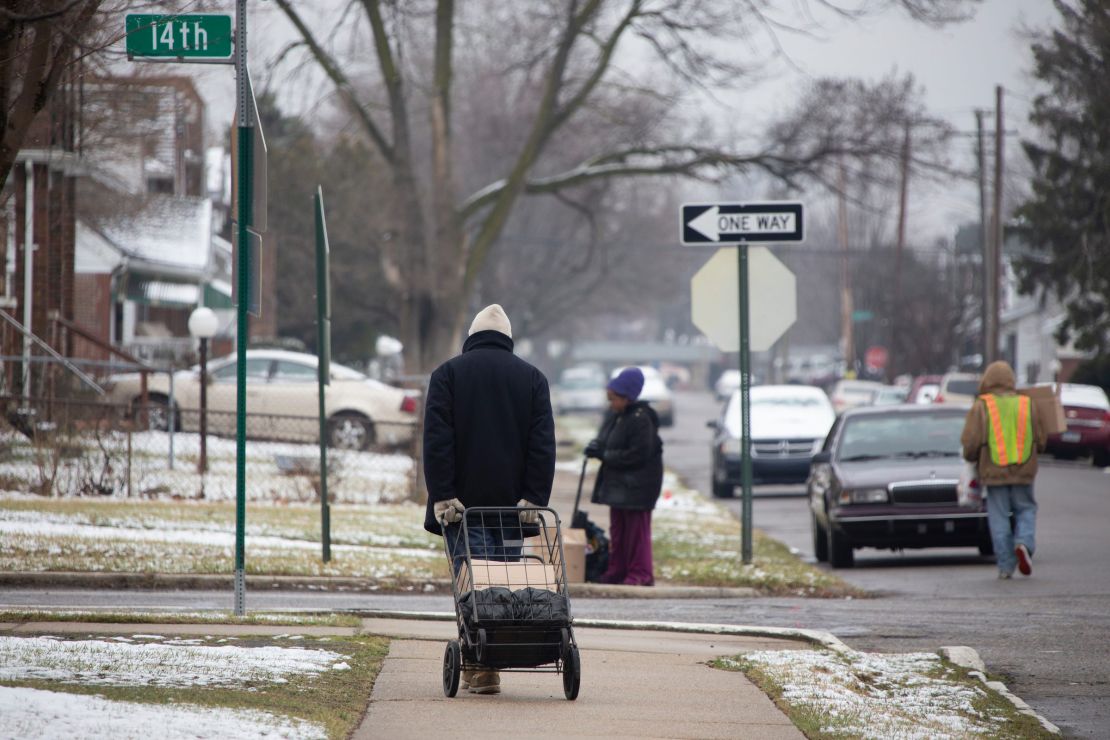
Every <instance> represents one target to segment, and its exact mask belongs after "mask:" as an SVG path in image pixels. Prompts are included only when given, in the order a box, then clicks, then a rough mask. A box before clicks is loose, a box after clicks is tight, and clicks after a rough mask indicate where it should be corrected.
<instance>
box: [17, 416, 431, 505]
mask: <svg viewBox="0 0 1110 740" xmlns="http://www.w3.org/2000/svg"><path fill="white" fill-rule="evenodd" d="M173 448H174V456H173V460H174V464H173V467H172V468H171V467H170V454H169V453H170V445H169V435H168V434H166V433H165V432H134V433H132V434H131V435H130V437H129V436H128V435H127V434H126V433H124V432H103V433H101V434H99V436H98V435H96V434H95V433H92V432H88V433H84V434H81V435H74V436H70V437H66V438H64V439H62V440H58V439H54V440H51V443H50V444H32V443H31V442H30V441H29V440H28V439H27V438H26V437H24V436H23V435H21V434H19V433H17V432H14V431H12V430H10V429H8V430H4V431H0V488H4V489H7V490H11V491H35V492H37V493H42V494H44V495H54V496H80V495H89V494H96V495H105V496H111V497H118V498H127V497H134V498H163V499H173V500H176V499H195V498H204V499H206V500H208V501H234V500H235V468H236V465H235V455H236V447H235V440H234V439H233V438H226V437H217V436H214V435H209V437H208V442H207V448H206V451H207V459H208V473H207V474H206V475H205V476H204V478H203V480H202V478H201V476H200V475H198V474H197V462H198V459H199V455H200V435H198V434H195V433H186V432H177V433H175V434H174V438H173ZM129 451H130V452H129ZM319 456H320V448H319V446H317V445H314V444H297V443H291V442H262V441H253V440H248V442H247V455H246V465H247V469H248V478H247V491H246V496H247V499H248V500H249V501H264V502H275V501H281V502H310V501H318V500H319V497H320V494H319V492H318V491H317V489H316V481H315V479H316V478H317V477H318V476H317V475H316V474H315V473H314V471H315V470H316V469H317V468H318V461H319ZM128 462H130V465H129V464H128ZM328 466H329V468H328V470H329V475H328V493H329V495H330V496H331V499H332V500H333V501H336V502H339V503H356V504H376V503H380V502H394V501H404V500H406V499H408V498H409V496H410V494H411V493H412V476H413V472H414V467H413V459H412V457H411V456H409V455H407V454H403V453H401V452H376V451H375V452H372V451H367V452H355V451H342V450H330V451H329V453H328ZM291 471H293V472H291ZM296 471H303V472H296ZM202 492H203V496H202V495H201V494H202Z"/></svg>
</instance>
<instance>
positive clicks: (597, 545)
mask: <svg viewBox="0 0 1110 740" xmlns="http://www.w3.org/2000/svg"><path fill="white" fill-rule="evenodd" d="M570 527H571V529H584V530H586V580H587V581H589V582H590V583H598V582H599V581H600V580H601V574H602V573H604V572H605V571H606V569H607V568H608V567H609V538H608V537H607V536H606V535H605V530H604V529H602V528H601V527H599V526H598V525H596V524H594V523H593V522H591V521H590V518H589V517H588V516H586V512H584V511H579V512H576V513H575V515H574V520H573V521H572V522H571V525H570Z"/></svg>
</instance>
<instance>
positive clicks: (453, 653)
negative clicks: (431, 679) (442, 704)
mask: <svg viewBox="0 0 1110 740" xmlns="http://www.w3.org/2000/svg"><path fill="white" fill-rule="evenodd" d="M461 669H462V650H461V649H460V648H459V641H458V640H451V641H450V642H448V643H447V650H445V651H444V653H443V695H444V696H446V697H447V698H448V699H450V698H451V697H453V696H454V695H455V694H457V693H459V673H460V671H461Z"/></svg>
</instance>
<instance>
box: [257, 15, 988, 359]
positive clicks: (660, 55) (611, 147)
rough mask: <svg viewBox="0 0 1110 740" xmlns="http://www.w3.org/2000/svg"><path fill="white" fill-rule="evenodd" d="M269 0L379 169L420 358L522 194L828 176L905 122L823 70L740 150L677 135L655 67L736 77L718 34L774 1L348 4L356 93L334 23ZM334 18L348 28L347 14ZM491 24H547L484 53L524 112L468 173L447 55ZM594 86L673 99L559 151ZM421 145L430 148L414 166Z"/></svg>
mask: <svg viewBox="0 0 1110 740" xmlns="http://www.w3.org/2000/svg"><path fill="white" fill-rule="evenodd" d="M275 2H276V4H277V6H278V7H279V8H280V9H281V11H282V12H283V13H284V14H285V15H286V17H287V18H288V19H289V20H290V22H291V23H292V24H293V25H294V27H295V28H296V30H297V32H298V34H299V36H300V39H299V40H298V42H297V46H298V47H299V48H303V49H305V50H307V52H308V54H309V55H310V57H311V58H312V59H313V60H314V61H315V62H316V63H317V64H318V65H319V67H320V68H321V69H322V70H323V72H324V73H325V74H326V76H327V78H328V79H329V80H330V81H331V83H332V84H333V85H334V87H335V89H336V91H337V93H338V95H339V97H340V99H341V100H342V103H343V105H344V106H345V107H346V109H347V110H349V112H350V113H351V115H352V116H353V117H354V119H355V120H356V121H357V122H358V124H359V125H360V126H361V128H362V129H363V131H364V133H365V135H366V136H367V138H368V139H369V141H371V142H372V143H373V145H374V147H375V148H376V149H377V151H378V153H379V154H380V156H381V158H382V160H383V161H384V163H385V167H386V168H387V169H388V171H389V174H390V178H391V182H392V189H391V193H390V198H391V199H392V201H391V203H390V208H389V213H390V214H391V217H390V223H388V224H386V225H384V227H383V228H382V229H381V231H382V232H384V234H385V237H386V240H385V243H387V244H388V245H389V248H388V249H386V250H384V251H383V270H384V273H385V276H386V278H387V280H388V281H389V283H390V285H391V286H392V288H393V289H394V290H395V291H396V292H397V294H398V296H399V297H400V302H401V321H400V333H401V338H402V340H403V341H404V342H405V345H406V348H407V351H408V356H409V359H410V362H411V363H412V365H413V366H415V367H418V368H428V367H430V366H432V365H434V364H435V363H437V362H439V361H441V360H442V359H443V357H445V356H446V355H447V354H448V353H449V352H450V351H451V349H452V345H453V343H454V341H455V338H456V337H457V336H458V335H459V333H460V331H461V328H462V323H463V320H464V317H465V309H466V301H467V299H468V297H469V296H470V295H471V293H472V291H473V289H474V287H475V283H476V281H477V280H478V278H479V276H480V275H481V273H482V268H483V266H484V265H485V264H486V262H487V259H488V258H489V256H490V253H491V250H492V249H493V248H494V246H495V244H496V243H497V241H498V239H499V237H501V235H502V233H503V232H504V230H505V228H506V225H507V224H508V223H509V221H510V218H511V216H512V214H513V212H514V209H515V208H516V206H517V204H518V201H519V200H520V198H521V196H523V195H536V194H555V193H565V192H566V191H568V190H570V189H572V188H576V187H578V186H582V185H584V184H587V183H591V182H595V181H599V180H610V179H613V178H619V177H630V176H638V175H680V176H686V177H700V178H704V179H717V178H720V177H722V176H724V175H727V174H731V173H736V172H764V173H766V174H768V175H769V176H771V177H773V178H775V179H777V180H779V181H782V182H784V183H787V184H789V185H798V184H800V183H802V182H804V181H806V180H807V179H810V178H815V179H817V180H820V181H825V182H828V181H829V178H828V177H826V173H825V168H826V167H827V166H828V164H829V163H830V162H832V161H834V160H837V159H840V158H845V157H853V158H861V157H873V158H879V159H884V158H892V157H895V156H897V153H898V151H899V145H900V143H901V136H900V135H893V136H891V135H889V133H890V132H889V129H890V126H889V122H890V116H891V115H892V114H894V115H895V116H896V117H897V118H898V120H904V115H903V114H902V112H901V111H899V110H897V109H896V107H897V104H898V100H897V97H894V98H884V99H879V96H878V93H881V92H882V90H879V89H875V88H869V87H867V86H864V85H859V84H858V83H833V82H826V83H821V84H818V85H816V86H815V89H814V91H813V94H812V95H810V96H808V97H807V98H806V100H805V103H804V105H803V106H802V107H801V108H800V109H799V111H797V114H796V115H795V116H792V117H791V118H790V119H789V120H787V121H784V122H782V123H780V124H777V125H775V126H772V127H771V128H770V130H769V131H767V132H765V134H764V135H763V136H761V137H756V138H754V139H753V141H752V142H751V143H750V145H749V146H748V148H746V149H745V148H741V146H739V145H738V146H700V145H694V144H691V143H690V141H691V139H690V137H689V136H688V135H683V130H682V129H683V125H684V124H685V125H687V126H688V125H690V122H689V121H688V120H687V121H685V122H684V121H683V120H682V119H681V117H680V116H678V115H677V114H675V113H673V111H674V110H675V104H676V103H677V102H678V100H679V98H678V97H677V96H675V94H674V93H673V91H669V90H667V89H666V84H664V85H660V84H659V80H670V81H679V82H680V83H681V85H682V86H690V87H695V88H698V89H705V90H708V89H711V88H712V87H714V86H715V85H717V84H719V83H721V82H722V81H724V80H726V79H730V78H732V77H734V76H735V75H739V74H740V73H741V72H742V71H743V70H742V69H740V68H739V66H738V65H737V64H736V63H735V62H733V61H731V60H730V59H729V57H728V56H727V51H726V50H727V49H728V48H729V44H730V43H734V42H735V41H736V40H737V39H745V38H751V37H752V35H753V34H755V33H762V32H768V31H769V32H771V33H774V32H775V30H776V29H777V28H781V21H779V20H778V19H777V18H776V17H775V16H774V14H773V12H774V11H778V10H780V8H779V7H776V6H780V5H787V6H790V5H792V4H791V3H776V2H774V1H773V0H751V1H749V2H743V3H734V2H726V1H724V0H721V1H719V2H717V1H714V0H544V1H537V2H528V3H504V2H496V1H495V0H475V1H474V2H467V3H458V4H456V2H455V0H434V2H433V0H423V1H422V2H406V3H397V2H388V1H386V0H351V2H350V3H348V4H347V6H346V8H347V10H348V11H350V10H352V9H355V8H358V9H359V10H361V13H362V15H361V21H360V22H361V23H363V24H365V26H364V27H365V28H366V29H367V30H368V33H369V43H368V46H369V48H370V49H371V50H372V51H371V55H372V58H373V61H374V64H373V67H372V69H373V73H374V74H375V75H376V79H377V89H379V90H380V95H375V96H372V97H367V96H365V95H362V94H360V92H359V91H360V89H365V87H366V85H365V75H366V74H367V72H368V70H367V68H366V66H365V65H360V64H359V63H358V59H357V58H355V59H350V58H346V57H345V56H343V55H341V54H340V53H339V52H337V51H336V50H335V49H336V44H334V43H333V40H334V36H335V33H334V32H329V31H327V30H321V29H314V28H312V27H311V26H310V23H309V22H307V21H306V20H305V18H304V17H302V14H301V11H300V10H298V8H296V7H294V5H295V4H294V3H293V2H292V1H291V0H275ZM813 4H814V5H820V6H821V7H824V8H832V9H834V10H835V11H838V12H843V13H844V14H845V15H852V14H854V13H856V12H859V11H847V10H843V9H840V8H839V7H838V6H837V5H836V3H834V2H832V0H814V3H813ZM969 4H970V2H965V1H964V0H885V1H879V0H877V1H876V2H873V3H867V4H865V5H866V6H867V7H869V8H872V9H874V8H881V7H884V6H897V7H901V8H902V9H904V10H906V11H908V12H909V13H910V14H911V15H912V16H913V17H915V18H917V19H919V20H922V21H925V22H931V23H942V22H946V21H949V20H953V19H956V18H957V17H959V16H960V15H961V14H962V13H963V11H964V9H965V8H966V7H967V6H968V5H969ZM794 5H796V3H795V4H794ZM802 5H806V3H805V2H803V3H802ZM857 5H858V4H857ZM340 22H341V23H343V24H346V25H347V26H348V27H349V26H350V25H351V23H352V21H351V20H350V19H349V17H348V14H347V13H346V12H344V13H343V14H342V17H341V20H340ZM489 29H495V30H501V29H508V30H510V31H515V30H522V31H530V30H533V29H541V30H542V33H540V34H538V35H537V34H535V33H526V34H523V35H521V36H518V37H516V38H515V39H513V38H511V34H510V40H509V42H508V43H506V44H505V45H504V46H502V47H500V48H496V49H488V53H489V54H491V55H492V56H494V57H495V58H498V59H500V60H501V68H502V69H501V74H502V75H503V76H504V80H503V81H502V85H503V86H506V87H508V88H510V89H511V90H513V91H514V92H515V96H514V98H513V99H511V100H509V101H508V104H511V105H514V106H516V107H518V108H519V109H520V110H522V111H526V112H527V116H526V120H525V121H524V123H523V125H521V126H519V127H515V128H513V129H512V130H511V131H506V132H504V133H505V139H506V140H507V141H509V142H512V143H513V144H514V146H513V151H512V154H511V156H508V157H507V158H505V159H504V160H503V162H502V164H501V167H500V168H499V171H498V172H497V173H496V174H491V175H490V176H489V177H488V178H487V179H485V180H484V181H482V182H473V181H472V178H473V173H463V172H461V171H460V166H459V165H460V160H462V159H464V158H465V156H466V153H465V152H463V151H461V148H460V142H459V141H458V139H457V136H456V126H455V120H454V116H453V112H454V104H455V103H457V101H458V100H459V99H460V98H461V97H463V96H464V95H466V94H469V93H470V92H472V90H471V89H460V88H459V86H458V83H459V82H460V81H466V82H469V83H470V84H474V83H475V82H476V81H475V80H468V79H467V75H466V74H465V73H464V71H463V70H460V69H458V68H457V67H456V56H457V54H456V47H457V46H458V44H459V42H460V41H462V42H470V41H472V40H473V39H475V38H479V39H480V38H484V34H483V32H484V31H487V30H489ZM469 49H470V47H467V48H466V49H465V50H464V51H469ZM625 52H627V54H626V55H625V56H621V54H622V53H625ZM618 62H620V63H618ZM479 81H480V80H479ZM371 87H373V86H371ZM606 95H609V96H610V97H609V98H608V99H609V100H611V99H612V97H611V96H613V95H616V96H617V97H618V98H619V97H620V96H626V97H631V96H642V97H648V98H650V97H657V98H661V99H663V98H667V99H668V103H669V104H667V105H663V106H662V107H661V110H662V111H663V113H664V114H665V115H664V116H663V118H661V119H660V120H657V121H645V122H644V125H643V126H641V127H639V129H638V130H637V131H636V132H635V135H630V136H627V138H621V139H614V140H612V141H609V142H606V144H605V146H602V147H598V148H597V149H595V150H593V151H590V152H588V153H586V154H584V155H582V156H580V157H578V158H577V159H576V161H570V162H568V161H566V157H565V156H562V152H561V151H560V144H561V143H565V142H567V141H568V136H569V135H570V132H571V131H573V129H574V127H575V125H576V124H578V123H580V122H581V121H582V120H583V119H584V118H586V117H588V115H589V113H590V112H591V111H595V110H596V108H595V106H596V105H597V103H598V101H599V100H603V99H606ZM422 115H423V116H426V117H422ZM898 131H899V132H900V129H898ZM422 134H424V135H426V140H427V146H423V145H422V140H421V135H422ZM425 151H427V152H430V156H429V157H428V158H427V161H426V162H424V161H423V153H424V152H425ZM464 185H465V186H466V187H465V189H464ZM464 193H465V194H464Z"/></svg>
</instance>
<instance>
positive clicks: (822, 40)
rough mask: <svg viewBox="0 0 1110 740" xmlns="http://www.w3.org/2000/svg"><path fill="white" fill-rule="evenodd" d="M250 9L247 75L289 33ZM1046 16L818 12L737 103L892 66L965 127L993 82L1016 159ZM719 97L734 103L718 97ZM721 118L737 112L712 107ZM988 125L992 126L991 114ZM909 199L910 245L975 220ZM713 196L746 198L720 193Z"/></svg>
mask: <svg viewBox="0 0 1110 740" xmlns="http://www.w3.org/2000/svg"><path fill="white" fill-rule="evenodd" d="M251 6H252V8H254V9H255V10H253V11H252V13H251V24H252V27H251V43H252V47H251V48H252V53H251V58H252V69H254V70H255V75H254V76H255V78H256V80H257V79H258V78H259V77H260V76H261V72H262V70H261V63H262V60H263V59H265V58H266V56H267V54H268V53H269V54H272V53H273V50H274V49H276V48H278V47H279V46H280V43H281V42H282V40H283V39H288V38H292V36H291V31H290V29H289V27H288V23H287V22H285V21H284V19H283V17H281V16H280V14H279V13H278V12H277V10H276V8H275V6H274V5H273V4H271V3H259V2H252V3H251ZM316 7H319V6H316ZM1056 20H1057V16H1056V12H1055V10H1054V8H1053V7H1052V3H1051V0H985V1H984V2H983V3H981V4H980V5H979V6H978V10H977V12H976V14H975V17H974V19H973V20H971V21H968V22H965V23H962V24H957V25H953V26H948V27H945V28H943V29H930V28H928V27H926V26H923V25H921V24H920V23H915V22H913V21H911V20H909V19H908V18H907V17H906V16H905V15H904V14H902V13H898V12H887V13H885V14H883V15H880V16H877V17H873V18H869V19H866V20H863V21H853V22H848V21H843V20H838V19H835V18H834V17H832V16H823V17H822V18H821V28H822V30H821V31H820V32H819V36H818V37H813V36H807V35H797V34H785V33H783V34H779V35H778V42H779V43H780V44H781V46H782V48H783V50H784V51H785V53H786V55H787V56H788V57H789V59H790V60H791V64H787V63H785V62H784V61H782V60H780V61H778V62H776V63H775V65H774V66H773V67H772V69H771V76H770V79H769V80H768V81H767V82H765V83H763V84H762V85H761V86H760V87H759V88H757V89H756V90H754V91H752V90H748V91H745V93H744V94H743V105H744V108H745V109H746V110H748V111H751V109H752V108H756V109H758V110H760V111H762V112H764V113H766V112H773V111H774V109H775V107H776V106H782V105H784V104H788V103H789V102H790V99H791V98H790V96H791V95H793V94H794V91H796V90H797V89H798V87H799V86H800V82H801V81H802V80H803V79H804V78H805V76H807V75H810V76H814V77H824V76H834V77H860V78H865V79H868V80H877V79H880V78H882V77H884V76H886V75H888V74H890V73H891V72H894V71H897V72H899V73H905V72H910V73H912V74H913V75H914V76H915V78H916V79H917V81H918V83H919V84H920V85H921V86H922V87H924V89H925V93H926V103H927V106H928V108H929V110H930V112H931V113H933V114H934V115H939V116H943V117H944V118H947V119H948V120H950V121H951V122H952V124H953V125H954V126H956V127H957V129H959V130H961V131H972V130H974V127H975V118H974V113H973V111H974V109H975V108H984V109H992V110H993V108H994V87H995V85H997V84H1001V85H1002V86H1003V87H1004V88H1005V90H1006V98H1005V104H1004V110H1005V113H1006V128H1007V129H1008V130H1012V131H1016V132H1017V134H1018V136H1016V137H1015V136H1011V137H1009V143H1010V146H1009V147H1008V153H1007V157H1008V160H1009V161H1010V162H1014V163H1016V161H1017V159H1018V158H1019V157H1020V156H1021V154H1020V150H1019V148H1018V146H1017V138H1019V137H1020V136H1028V135H1032V133H1033V132H1032V131H1031V130H1030V127H1029V125H1028V123H1027V121H1026V116H1027V113H1028V108H1029V101H1030V100H1031V98H1032V95H1033V92H1034V87H1033V85H1032V82H1031V80H1030V77H1029V70H1030V67H1031V58H1030V52H1029V43H1028V41H1027V39H1025V38H1023V37H1022V36H1021V34H1020V29H1021V27H1022V26H1023V25H1024V26H1028V27H1032V28H1038V29H1044V28H1047V27H1049V26H1051V25H1053V24H1055V22H1056ZM256 52H257V53H256ZM194 71H195V72H196V73H198V75H199V77H200V80H201V89H202V94H204V96H205V98H206V100H207V102H208V104H209V113H208V116H209V122H210V128H211V129H213V130H216V129H220V130H222V129H223V127H224V126H226V125H227V124H226V123H223V122H224V121H230V116H231V112H232V108H231V102H232V99H233V94H234V79H233V75H232V74H231V73H230V71H229V70H227V68H220V67H217V68H208V69H204V68H201V67H199V66H197V67H194ZM257 84H258V83H257V82H256V85H257ZM288 89H289V91H290V92H289V94H287V95H286V99H285V100H284V101H283V105H285V106H286V107H287V108H288V110H289V111H290V112H304V111H312V110H315V109H317V106H318V104H319V102H320V98H321V96H324V95H327V94H330V86H327V85H323V86H321V85H318V84H316V83H311V82H309V81H305V80H302V81H301V82H300V83H298V84H295V85H291V86H289V88H288ZM784 93H785V94H784ZM725 101H726V102H729V103H735V102H739V101H729V100H728V99H727V97H726V98H725ZM721 115H722V116H723V117H726V116H735V115H738V113H737V112H736V111H735V110H733V111H722V113H721ZM992 115H993V113H992ZM989 125H990V126H993V119H990V120H989ZM972 147H973V140H972V139H971V138H966V139H959V140H957V142H956V143H955V145H954V147H953V150H952V154H953V160H954V162H955V163H957V164H963V165H965V166H970V165H971V164H972V162H973V155H972V152H973V149H972ZM910 196H911V200H910V221H909V233H910V234H911V237H910V239H911V241H914V242H916V243H918V244H922V243H927V242H931V241H932V240H933V239H935V238H936V237H937V236H947V237H951V236H952V234H953V233H954V230H955V226H957V225H958V224H960V223H964V222H967V221H971V220H975V219H977V218H978V193H977V190H976V189H975V187H974V186H973V184H971V183H968V184H966V185H963V184H958V183H956V184H950V185H947V186H945V187H944V188H938V187H935V186H934V187H928V188H926V187H925V186H924V185H922V184H920V183H919V184H918V186H917V187H916V188H914V187H913V185H912V184H911V192H910ZM720 197H721V198H743V197H746V196H745V195H744V194H724V193H722V194H720Z"/></svg>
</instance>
